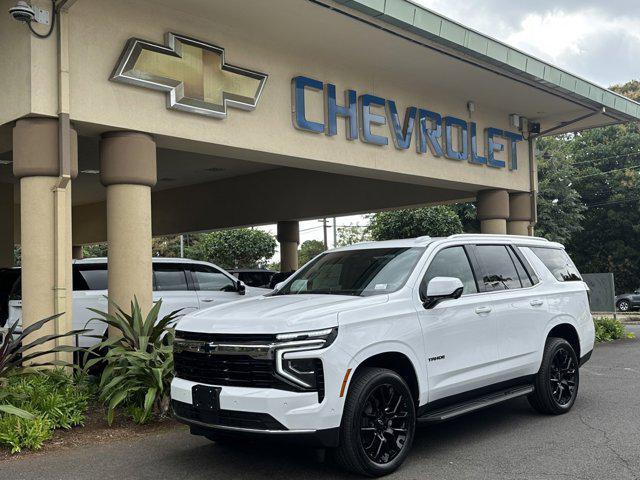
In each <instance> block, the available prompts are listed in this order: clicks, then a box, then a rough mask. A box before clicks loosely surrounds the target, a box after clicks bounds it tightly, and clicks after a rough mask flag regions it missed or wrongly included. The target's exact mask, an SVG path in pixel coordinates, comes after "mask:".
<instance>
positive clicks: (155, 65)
mask: <svg viewBox="0 0 640 480" xmlns="http://www.w3.org/2000/svg"><path fill="white" fill-rule="evenodd" d="M111 80H113V81H115V82H122V83H128V84H130V85H137V86H140V87H146V88H152V89H154V90H160V91H163V92H168V95H167V107H168V108H173V109H176V110H183V111H186V112H191V113H197V114H200V115H207V116H210V117H216V118H224V117H226V116H227V107H235V108H241V109H243V110H253V109H254V108H256V105H257V104H258V100H259V99H260V94H261V93H262V89H263V88H264V84H265V82H266V81H267V75H266V74H264V73H259V72H254V71H252V70H247V69H246V68H240V67H236V66H234V65H229V64H228V63H226V62H225V59H224V49H223V48H220V47H217V46H215V45H211V44H209V43H205V42H201V41H199V40H195V39H193V38H189V37H184V36H182V35H176V34H174V33H169V34H167V46H166V47H165V46H164V45H159V44H157V43H152V42H147V41H145V40H140V39H138V38H131V39H129V41H128V42H127V45H126V46H125V49H124V51H123V52H122V55H121V56H120V60H119V61H118V65H117V66H116V68H115V69H114V71H113V73H112V75H111Z"/></svg>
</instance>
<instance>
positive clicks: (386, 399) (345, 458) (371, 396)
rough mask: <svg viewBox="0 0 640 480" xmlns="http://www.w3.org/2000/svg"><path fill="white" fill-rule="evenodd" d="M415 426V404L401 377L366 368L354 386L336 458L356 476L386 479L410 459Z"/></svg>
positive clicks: (343, 419)
mask: <svg viewBox="0 0 640 480" xmlns="http://www.w3.org/2000/svg"><path fill="white" fill-rule="evenodd" d="M415 425H416V412H415V402H414V399H413V397H412V395H411V391H410V390H409V387H408V386H407V383H406V382H405V381H404V380H403V379H402V377H400V376H399V375H398V374H397V373H395V372H393V371H391V370H387V369H384V368H365V369H363V370H362V371H360V372H358V373H357V374H356V376H355V377H354V379H353V380H352V382H351V386H350V388H349V394H348V396H347V401H346V403H345V406H344V413H343V416H342V425H341V428H340V446H339V447H338V448H337V449H336V450H335V452H334V453H335V458H336V460H337V462H338V463H339V464H340V465H341V466H343V467H344V468H346V469H348V470H350V471H352V472H354V473H358V474H361V475H368V476H371V477H380V476H383V475H387V474H389V473H391V472H393V471H394V470H396V469H397V468H398V467H399V466H400V465H401V464H402V462H403V461H404V460H405V458H406V457H407V454H408V453H409V450H410V448H411V444H412V442H413V437H414V435H415Z"/></svg>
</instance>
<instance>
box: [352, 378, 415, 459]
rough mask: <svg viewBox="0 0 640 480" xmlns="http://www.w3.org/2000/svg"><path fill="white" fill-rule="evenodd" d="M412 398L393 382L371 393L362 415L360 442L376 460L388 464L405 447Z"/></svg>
mask: <svg viewBox="0 0 640 480" xmlns="http://www.w3.org/2000/svg"><path fill="white" fill-rule="evenodd" d="M412 401H413V400H412V399H410V398H407V397H406V395H405V394H403V393H402V392H399V391H397V390H396V389H395V388H394V387H393V385H390V384H382V385H378V386H377V387H376V388H374V389H373V390H372V391H371V393H369V396H368V398H367V399H366V401H365V404H364V406H363V408H362V414H361V417H360V443H361V445H362V448H363V449H364V451H365V453H366V455H367V457H369V458H370V459H371V460H372V461H373V462H375V463H377V464H380V465H384V464H387V463H389V462H391V461H392V460H393V459H395V458H396V457H397V456H398V454H399V453H400V451H401V450H402V449H403V447H404V446H405V443H406V441H407V435H408V434H409V425H408V419H409V404H410V402H412Z"/></svg>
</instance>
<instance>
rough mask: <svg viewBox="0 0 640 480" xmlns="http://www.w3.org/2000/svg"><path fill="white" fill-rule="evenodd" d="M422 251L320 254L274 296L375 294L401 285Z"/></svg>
mask: <svg viewBox="0 0 640 480" xmlns="http://www.w3.org/2000/svg"><path fill="white" fill-rule="evenodd" d="M424 250H425V249H424V248H422V247H420V248H417V247H416V248H408V247H406V248H372V249H362V250H346V251H342V252H330V253H325V254H323V255H320V256H319V257H317V258H316V259H315V260H313V261H312V262H311V263H309V264H308V265H307V266H305V267H304V268H303V269H302V270H300V271H299V272H298V273H296V274H295V275H294V276H293V279H291V280H289V281H288V282H287V284H286V285H285V286H284V287H282V289H280V290H278V291H277V292H276V293H275V295H295V294H332V295H362V296H364V295H378V294H385V293H389V292H393V291H395V290H398V289H399V288H400V287H402V286H403V285H404V283H405V282H406V281H407V278H408V277H409V274H410V273H411V271H412V270H413V267H414V266H415V264H416V262H417V261H418V259H419V258H420V256H421V255H422V253H423V252H424Z"/></svg>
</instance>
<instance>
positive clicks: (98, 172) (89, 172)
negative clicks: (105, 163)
mask: <svg viewBox="0 0 640 480" xmlns="http://www.w3.org/2000/svg"><path fill="white" fill-rule="evenodd" d="M80 173H85V174H87V175H99V174H100V170H80Z"/></svg>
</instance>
